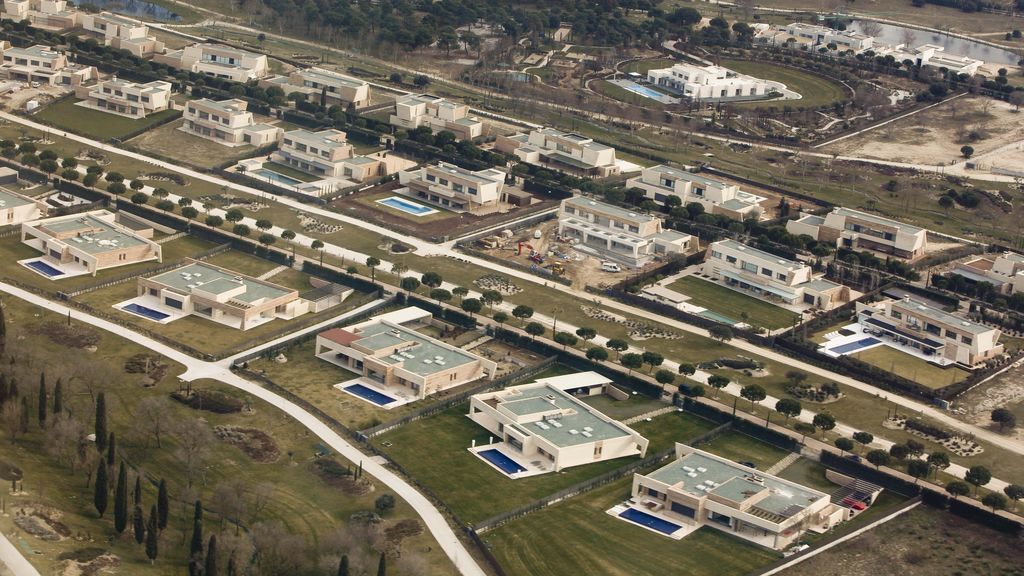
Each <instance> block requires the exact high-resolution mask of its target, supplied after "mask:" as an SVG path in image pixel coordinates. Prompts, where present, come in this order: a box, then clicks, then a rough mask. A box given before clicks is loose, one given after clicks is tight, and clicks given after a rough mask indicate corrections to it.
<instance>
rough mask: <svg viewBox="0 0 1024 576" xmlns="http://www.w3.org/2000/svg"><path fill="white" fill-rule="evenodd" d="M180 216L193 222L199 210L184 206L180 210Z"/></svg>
mask: <svg viewBox="0 0 1024 576" xmlns="http://www.w3.org/2000/svg"><path fill="white" fill-rule="evenodd" d="M181 215H182V216H184V217H185V218H188V219H189V220H195V219H196V217H197V216H199V210H196V209H195V208H193V207H191V206H185V207H184V208H182V209H181Z"/></svg>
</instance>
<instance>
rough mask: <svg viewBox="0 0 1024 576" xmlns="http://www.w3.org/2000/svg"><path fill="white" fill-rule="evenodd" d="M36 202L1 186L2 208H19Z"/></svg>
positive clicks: (0, 204)
mask: <svg viewBox="0 0 1024 576" xmlns="http://www.w3.org/2000/svg"><path fill="white" fill-rule="evenodd" d="M34 203H35V202H34V201H33V200H31V199H29V198H26V197H24V196H22V195H21V194H15V193H14V192H11V191H10V190H8V189H6V188H0V208H17V207H18V206H24V205H26V204H34Z"/></svg>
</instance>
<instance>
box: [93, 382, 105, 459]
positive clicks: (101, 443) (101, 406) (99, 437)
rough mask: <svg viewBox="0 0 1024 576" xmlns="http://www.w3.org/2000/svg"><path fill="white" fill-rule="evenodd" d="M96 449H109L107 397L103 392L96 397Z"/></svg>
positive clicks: (102, 450) (101, 450)
mask: <svg viewBox="0 0 1024 576" xmlns="http://www.w3.org/2000/svg"><path fill="white" fill-rule="evenodd" d="M96 449H97V450H99V451H100V452H104V451H106V449H107V397H106V395H105V394H104V393H103V392H100V393H99V394H97V395H96Z"/></svg>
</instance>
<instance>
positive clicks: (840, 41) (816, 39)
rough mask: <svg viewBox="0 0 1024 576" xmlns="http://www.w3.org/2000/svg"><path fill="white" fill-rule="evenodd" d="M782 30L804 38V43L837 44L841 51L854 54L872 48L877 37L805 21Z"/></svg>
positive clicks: (837, 48) (818, 44)
mask: <svg viewBox="0 0 1024 576" xmlns="http://www.w3.org/2000/svg"><path fill="white" fill-rule="evenodd" d="M782 30H783V31H784V32H785V33H786V34H789V35H790V36H792V37H794V38H799V39H802V40H804V41H805V42H804V43H806V44H807V45H809V46H823V47H828V46H829V45H835V47H836V48H835V49H836V50H837V51H839V52H846V51H853V53H854V54H860V53H861V52H864V51H865V50H870V49H871V48H872V47H873V46H874V43H875V39H874V38H873V37H871V36H868V35H866V34H859V33H857V32H849V31H846V30H836V29H834V28H829V27H828V26H818V25H816V24H807V23H804V22H794V23H791V24H788V25H786V26H784V27H783V28H782Z"/></svg>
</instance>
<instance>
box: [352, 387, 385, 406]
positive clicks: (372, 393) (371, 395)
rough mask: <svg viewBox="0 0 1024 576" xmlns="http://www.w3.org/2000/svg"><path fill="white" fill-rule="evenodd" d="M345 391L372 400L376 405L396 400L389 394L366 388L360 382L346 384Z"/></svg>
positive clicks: (383, 404)
mask: <svg viewBox="0 0 1024 576" xmlns="http://www.w3.org/2000/svg"><path fill="white" fill-rule="evenodd" d="M345 391H346V392H348V393H349V394H354V395H356V396H359V397H360V398H362V399H363V400H366V401H368V402H372V403H374V404H376V405H377V406H387V405H388V404H391V403H392V402H397V400H395V399H394V398H392V397H391V396H388V395H386V394H381V393H380V392H377V391H376V390H374V389H373V388H368V387H366V386H363V385H362V384H353V385H351V386H346V387H345Z"/></svg>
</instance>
